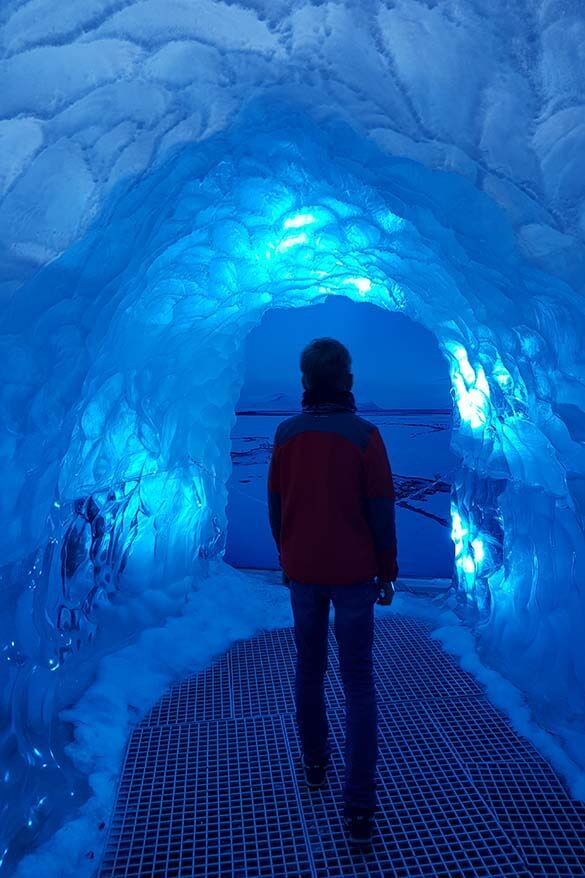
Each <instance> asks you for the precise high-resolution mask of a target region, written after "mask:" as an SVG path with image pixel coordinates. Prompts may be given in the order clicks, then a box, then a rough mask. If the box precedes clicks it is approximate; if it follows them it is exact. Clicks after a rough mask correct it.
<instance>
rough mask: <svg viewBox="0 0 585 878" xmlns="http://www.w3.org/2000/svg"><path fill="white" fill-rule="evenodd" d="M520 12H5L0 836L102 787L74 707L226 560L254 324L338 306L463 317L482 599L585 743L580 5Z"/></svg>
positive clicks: (502, 644)
mask: <svg viewBox="0 0 585 878" xmlns="http://www.w3.org/2000/svg"><path fill="white" fill-rule="evenodd" d="M510 7H511V4H504V3H497V4H494V3H493V2H491V0H490V2H489V3H488V0H484V2H482V3H480V2H475V3H473V2H470V3H468V4H459V3H456V2H446V3H442V4H435V3H428V4H426V5H425V4H423V3H414V2H407V0H398V2H396V3H394V4H393V5H392V7H391V8H388V7H387V6H384V5H382V4H380V5H377V4H375V3H372V4H368V5H367V10H364V4H362V3H359V4H355V5H353V4H350V3H346V4H343V3H339V4H332V3H323V4H320V5H318V6H311V5H308V4H306V3H294V2H293V3H286V4H284V3H282V4H281V3H267V4H266V7H264V5H263V4H262V3H261V2H259V0H258V2H252V0H250V2H249V3H248V4H246V3H240V4H239V5H223V4H220V3H211V2H210V3H209V4H208V5H207V4H198V12H197V16H195V15H194V14H193V7H192V5H191V4H188V3H185V2H183V0H174V2H164V3H163V2H162V0H161V2H159V0H142V2H136V3H131V2H130V3H118V2H109V0H92V2H90V3H83V4H78V3H76V2H73V0H67V2H65V0H62V2H57V3H55V2H50V3H49V2H47V0H30V2H27V3H8V4H5V5H4V7H3V9H2V11H1V12H0V16H1V18H0V20H1V21H2V30H1V33H0V40H1V45H2V47H3V53H4V55H3V59H2V60H1V61H0V80H1V81H2V83H3V88H2V92H1V94H0V107H1V111H0V186H1V187H2V201H1V203H0V253H1V262H0V282H1V284H2V287H1V290H2V309H3V313H2V315H1V321H2V322H1V324H0V325H1V326H2V336H1V337H0V363H1V364H2V369H1V386H0V407H1V416H0V455H1V459H2V472H3V490H2V492H1V493H0V515H1V523H2V527H1V529H0V551H1V552H2V559H3V565H4V566H3V568H2V594H3V599H2V600H3V613H2V621H1V623H0V624H1V635H2V641H1V644H0V648H1V649H2V653H1V655H2V665H1V674H2V680H1V681H0V682H1V685H2V689H3V691H4V692H5V693H6V695H5V697H4V700H3V707H2V713H3V717H2V723H3V728H4V729H5V731H3V733H2V738H1V742H2V743H1V753H2V762H3V765H6V769H5V772H6V773H5V775H4V791H5V793H6V796H5V801H7V802H8V805H7V808H6V810H5V811H4V812H3V813H2V821H1V825H2V833H3V835H2V839H1V840H0V841H1V844H0V858H2V856H3V855H2V851H3V850H4V848H7V849H8V854H7V860H6V861H7V862H8V861H9V860H10V858H11V857H12V862H14V856H15V854H14V851H18V850H22V849H23V848H24V847H26V846H27V845H31V844H32V843H34V842H36V841H39V840H42V839H43V838H44V837H46V835H47V833H48V832H50V831H51V829H54V827H55V826H56V825H57V824H58V822H59V819H60V816H62V814H63V813H64V806H63V802H62V799H63V797H64V796H69V794H72V795H71V801H72V803H73V804H75V802H78V801H80V799H82V798H83V797H84V796H85V795H86V794H87V783H86V781H85V779H84V778H83V775H82V774H80V773H79V769H80V768H83V769H85V770H87V771H89V767H88V766H83V765H80V764H79V762H78V763H77V764H76V766H75V768H74V767H73V766H72V765H71V763H70V762H69V761H68V756H67V752H68V748H67V734H66V727H65V726H64V725H63V724H62V723H59V722H58V717H59V713H60V711H61V710H62V709H63V708H65V707H68V706H69V705H70V704H71V703H73V702H74V701H75V700H77V699H78V698H79V697H80V694H81V693H82V692H83V690H84V689H85V688H86V687H87V686H88V685H89V683H90V681H91V679H92V676H93V674H94V672H95V667H96V664H97V662H98V660H99V659H100V658H101V657H102V656H104V655H105V654H107V653H110V652H113V651H115V650H117V649H119V648H120V646H121V645H122V644H125V643H127V642H128V641H129V640H131V639H133V638H135V637H137V636H138V633H139V632H140V631H141V630H142V629H144V628H147V627H148V626H150V625H153V624H155V623H160V621H161V620H164V619H165V618H168V617H171V616H174V615H177V614H179V613H180V612H181V608H182V607H183V606H184V604H185V602H186V601H187V600H188V598H189V596H190V595H191V591H192V587H193V586H192V584H193V582H194V581H195V580H196V579H197V578H201V577H203V576H204V575H205V573H206V570H207V567H208V564H209V563H210V559H213V558H215V557H216V556H218V555H221V552H222V549H223V545H224V535H225V500H226V493H225V484H226V481H227V478H228V476H229V434H230V427H231V425H232V423H233V409H234V404H235V402H236V400H237V397H238V391H239V387H240V382H241V365H242V364H241V355H242V341H243V339H244V338H245V336H246V334H247V332H248V331H249V329H250V328H251V327H252V326H254V325H256V324H257V323H258V321H259V320H260V318H261V315H262V313H263V312H264V311H265V310H266V309H267V308H269V307H299V306H302V305H306V304H308V303H310V302H317V301H322V300H323V299H324V298H325V297H327V296H330V295H345V296H349V297H351V298H354V299H355V300H366V301H369V302H372V303H374V304H377V305H379V306H380V307H383V308H389V309H395V310H401V311H403V312H404V313H405V314H407V315H408V316H410V317H412V318H413V319H415V320H418V321H420V322H421V323H422V324H423V325H424V326H426V327H427V328H428V329H430V330H431V331H433V332H434V333H435V334H436V336H437V338H438V340H439V344H440V346H441V349H442V351H443V352H444V354H445V357H446V359H447V362H448V364H449V368H450V372H451V379H452V385H453V395H454V401H455V406H456V411H457V414H458V418H459V423H458V429H457V435H456V438H455V450H456V452H457V453H458V454H459V456H460V458H461V469H460V472H459V474H458V476H457V478H456V483H455V490H454V495H453V510H452V520H453V539H454V543H455V553H456V573H457V583H458V593H459V597H460V601H461V606H462V608H463V609H465V611H466V612H467V613H468V616H469V618H471V619H473V620H474V621H475V622H476V623H477V628H476V630H477V633H478V636H479V638H480V642H481V644H482V649H483V651H484V654H485V655H486V657H487V659H488V660H489V661H490V662H491V663H493V664H495V665H497V666H498V667H499V668H500V669H503V670H504V671H505V673H506V674H507V675H508V677H509V678H510V679H512V680H513V681H515V682H516V683H517V684H518V685H520V686H521V687H522V689H523V690H524V691H525V692H526V693H527V694H528V696H529V698H530V700H531V703H532V705H533V707H534V709H535V710H536V711H537V714H538V716H539V717H540V718H541V719H542V720H543V721H546V722H547V723H550V724H552V723H553V721H554V722H556V724H557V728H558V731H559V733H562V732H563V728H562V726H563V725H564V726H566V729H565V731H566V736H565V740H566V742H567V747H568V748H569V749H570V751H571V752H572V755H573V757H574V758H576V759H581V760H582V762H584V763H585V756H584V755H583V753H582V751H580V750H578V748H577V745H575V746H572V745H571V741H572V740H577V739H576V738H575V739H573V737H572V730H573V729H574V728H576V727H577V725H578V723H579V722H581V723H582V722H583V717H584V715H585V705H584V701H583V698H584V696H583V692H584V691H585V658H584V655H585V653H584V652H583V650H582V640H583V636H584V635H585V597H584V587H583V583H584V582H585V578H584V569H583V566H584V544H583V530H582V520H583V513H584V508H585V488H584V485H585V451H584V444H583V442H584V440H585V392H584V389H583V387H584V385H583V378H584V374H583V365H582V354H581V350H582V339H583V337H584V331H585V325H584V314H583V305H582V299H581V297H580V295H579V291H582V290H583V267H584V264H585V260H584V248H583V236H584V234H585V211H584V201H583V196H584V194H585V193H584V182H583V181H584V180H585V175H584V174H583V170H584V169H583V161H584V158H583V157H584V156H585V149H584V140H585V124H584V122H585V116H584V110H583V106H582V83H583V78H584V67H585V56H584V54H583V46H584V45H585V42H584V41H583V38H582V37H583V33H584V28H585V19H584V14H583V11H580V10H579V5H578V4H577V3H570V2H554V0H548V2H541V3H538V2H534V3H533V4H531V5H530V7H529V8H528V9H526V8H522V9H520V10H519V11H517V12H516V11H514V9H511V8H510ZM251 98H255V100H253V101H251V103H250V102H249V101H250V99H251ZM245 102H248V105H247V107H246V108H244V109H242V106H243V104H244V103H245ZM340 120H346V121H349V122H351V125H352V126H353V128H354V130H353V131H352V130H350V128H349V127H347V126H346V125H345V124H344V123H343V121H340ZM399 156H402V158H400V157H399ZM498 205H500V207H498ZM502 207H503V208H504V210H503V211H502V210H501V208H502ZM57 257H58V258H57ZM51 260H53V261H51ZM47 263H50V264H47ZM43 266H46V267H45V268H43ZM39 268H42V269H43V270H41V271H38V269H39ZM542 269H546V270H547V273H544V271H543V270H542ZM35 272H37V273H36V274H35ZM237 614H238V607H237V605H236V606H234V618H236V616H237ZM258 624H262V619H259V620H258ZM211 649H212V647H210V650H211ZM85 732H86V733H87V730H85ZM78 733H79V729H78ZM571 747H572V749H571Z"/></svg>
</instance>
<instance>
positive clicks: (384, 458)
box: [365, 428, 398, 581]
mask: <svg viewBox="0 0 585 878" xmlns="http://www.w3.org/2000/svg"><path fill="white" fill-rule="evenodd" d="M365 469H366V514H367V518H368V524H369V525H370V530H371V532H372V536H373V538H374V545H375V547H376V556H377V559H378V576H379V577H380V578H381V579H384V580H392V581H394V580H395V579H396V577H397V576H398V565H397V560H396V556H397V543H396V519H395V510H394V483H393V481H392V470H391V468H390V462H389V460H388V455H387V453H386V447H385V445H384V442H383V440H382V437H381V436H380V433H379V431H378V430H377V429H376V428H374V430H373V431H372V434H371V436H370V441H369V443H368V447H367V449H366V452H365Z"/></svg>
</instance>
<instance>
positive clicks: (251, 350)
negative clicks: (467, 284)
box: [224, 295, 458, 587]
mask: <svg viewBox="0 0 585 878" xmlns="http://www.w3.org/2000/svg"><path fill="white" fill-rule="evenodd" d="M320 336H321V337H322V336H333V337H334V338H337V339H338V340H340V341H341V342H342V343H343V344H345V345H346V346H347V347H348V349H349V351H350V354H351V357H352V363H353V366H352V368H353V375H354V386H353V392H354V396H355V400H356V404H357V407H358V413H359V415H360V416H361V417H363V418H366V419H368V420H369V421H371V422H373V423H374V424H375V425H376V426H377V428H378V429H379V430H380V433H381V435H382V438H383V440H384V442H385V444H386V447H387V449H388V452H389V455H390V460H391V463H392V469H393V474H394V487H395V491H396V501H397V503H396V516H397V525H396V526H397V532H398V534H399V543H400V552H399V555H400V575H401V580H403V581H404V580H405V579H409V580H416V579H419V580H420V579H425V580H429V579H431V580H441V581H442V587H445V582H449V580H450V579H451V578H452V576H453V542H452V539H451V514H450V490H451V484H450V479H451V476H452V474H453V473H454V472H455V471H456V469H457V465H458V461H457V458H456V457H455V455H453V454H452V452H451V450H450V444H451V430H452V422H453V411H452V409H453V404H452V393H451V382H450V377H449V370H448V364H447V362H446V360H445V358H444V356H443V355H442V354H441V352H440V350H439V347H438V345H437V341H436V338H435V336H434V335H432V334H431V333H430V332H428V331H427V330H425V329H423V328H422V327H421V326H420V325H419V324H416V323H414V322H413V321H412V320H410V319H409V318H408V317H405V316H404V314H402V313H401V312H398V311H384V310H382V309H381V308H379V307H378V306H375V305H370V304H368V303H366V302H355V301H352V300H351V299H348V298H347V297H346V296H345V295H328V296H324V297H323V300H322V301H320V302H319V303H318V304H311V305H309V306H307V307H301V308H295V309H290V308H289V309H280V308H271V309H269V310H267V311H265V312H264V315H263V316H262V319H261V321H260V323H259V324H258V326H257V327H256V328H255V329H253V330H252V331H251V332H250V333H249V334H248V335H247V337H246V340H245V354H244V363H243V384H242V389H241V391H240V396H239V399H238V403H237V406H236V419H235V424H234V427H233V430H232V436H231V438H232V448H231V458H232V472H231V474H230V479H229V482H228V503H227V510H226V516H227V535H226V550H225V556H224V557H225V560H226V561H227V563H228V564H231V565H233V566H235V567H236V568H244V569H250V568H251V569H256V570H276V569H277V568H278V567H279V559H278V553H277V551H276V547H275V545H274V540H273V538H272V534H271V532H270V527H269V523H268V507H267V497H266V485H267V477H268V464H269V460H270V455H271V451H272V441H273V438H274V435H275V432H276V428H277V426H278V424H279V423H280V422H282V421H283V420H284V419H285V418H287V417H290V416H292V415H295V414H297V413H298V412H299V411H300V407H301V395H302V388H301V384H300V372H299V361H300V355H301V351H302V349H303V348H304V347H305V346H306V345H307V344H308V342H309V341H310V340H311V339H313V338H315V337H320ZM437 587H438V583H437Z"/></svg>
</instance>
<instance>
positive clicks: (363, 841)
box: [348, 835, 372, 848]
mask: <svg viewBox="0 0 585 878" xmlns="http://www.w3.org/2000/svg"><path fill="white" fill-rule="evenodd" d="M348 841H349V843H350V844H354V845H356V847H360V848H367V847H369V846H370V845H371V844H372V839H371V838H354V837H353V835H350V836H349V838H348Z"/></svg>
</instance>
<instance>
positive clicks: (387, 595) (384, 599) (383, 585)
mask: <svg viewBox="0 0 585 878" xmlns="http://www.w3.org/2000/svg"><path fill="white" fill-rule="evenodd" d="M378 588H379V590H380V592H379V595H378V600H377V602H376V603H378V604H380V606H381V607H389V606H390V604H391V603H392V600H393V598H394V594H395V591H396V589H395V588H394V583H393V582H384V581H382V580H378Z"/></svg>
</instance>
